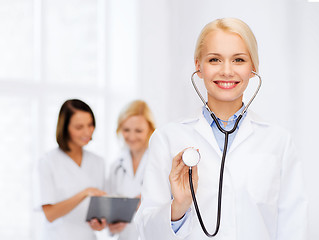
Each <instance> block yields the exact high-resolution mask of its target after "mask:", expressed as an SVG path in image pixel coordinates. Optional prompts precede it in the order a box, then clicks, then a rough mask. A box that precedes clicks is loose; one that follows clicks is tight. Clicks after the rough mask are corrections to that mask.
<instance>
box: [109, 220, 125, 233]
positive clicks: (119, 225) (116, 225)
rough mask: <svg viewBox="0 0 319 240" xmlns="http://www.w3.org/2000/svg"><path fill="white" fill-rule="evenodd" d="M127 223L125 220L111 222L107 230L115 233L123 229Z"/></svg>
mask: <svg viewBox="0 0 319 240" xmlns="http://www.w3.org/2000/svg"><path fill="white" fill-rule="evenodd" d="M126 225H127V223H125V222H118V223H112V224H109V230H110V232H111V233H113V234H117V233H120V232H122V231H123V229H124V228H125V227H126Z"/></svg>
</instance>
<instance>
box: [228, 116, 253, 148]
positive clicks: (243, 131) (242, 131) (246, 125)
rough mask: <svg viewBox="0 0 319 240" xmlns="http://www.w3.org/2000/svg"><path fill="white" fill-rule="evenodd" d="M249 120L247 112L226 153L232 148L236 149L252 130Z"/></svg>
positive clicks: (250, 119)
mask: <svg viewBox="0 0 319 240" xmlns="http://www.w3.org/2000/svg"><path fill="white" fill-rule="evenodd" d="M251 121H252V118H251V115H250V114H249V112H247V115H246V117H245V119H244V120H243V122H242V124H241V125H240V127H239V129H238V132H237V134H236V136H235V138H234V141H233V143H232V145H231V146H230V149H229V151H228V153H231V152H232V151H233V150H234V149H236V148H237V147H238V146H239V145H240V144H241V143H242V142H243V141H245V140H246V139H247V138H248V137H249V136H250V135H251V134H252V133H253V132H254V129H253V126H252V122H251Z"/></svg>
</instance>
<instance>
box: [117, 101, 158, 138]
mask: <svg viewBox="0 0 319 240" xmlns="http://www.w3.org/2000/svg"><path fill="white" fill-rule="evenodd" d="M133 116H143V117H144V118H145V120H146V121H147V122H148V124H149V127H150V132H149V136H148V137H149V138H150V137H151V135H152V134H153V132H154V131H155V128H156V127H155V121H154V117H153V114H152V112H151V109H150V108H149V106H148V105H147V103H146V102H144V101H142V100H135V101H132V102H130V103H129V104H128V105H126V107H125V108H124V109H123V110H122V112H121V113H120V115H119V117H118V120H117V128H116V133H117V134H118V135H119V134H120V131H121V127H122V124H123V123H124V122H125V121H126V120H127V119H128V118H130V117H133Z"/></svg>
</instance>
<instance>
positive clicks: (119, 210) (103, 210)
mask: <svg viewBox="0 0 319 240" xmlns="http://www.w3.org/2000/svg"><path fill="white" fill-rule="evenodd" d="M139 201H140V199H139V198H125V197H110V196H102V197H91V199H90V204H89V209H88V212H87V216H86V221H90V220H91V219H92V218H97V219H101V218H105V219H106V221H107V222H108V223H116V222H131V221H132V218H133V215H134V213H135V212H136V210H137V205H138V203H139Z"/></svg>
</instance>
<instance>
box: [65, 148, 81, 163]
mask: <svg viewBox="0 0 319 240" xmlns="http://www.w3.org/2000/svg"><path fill="white" fill-rule="evenodd" d="M69 148H70V151H68V152H66V154H67V155H68V156H69V157H70V158H71V159H72V160H73V161H74V162H75V163H76V164H77V165H78V166H81V164H82V155H83V149H82V147H79V146H75V145H72V144H70V143H69Z"/></svg>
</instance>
